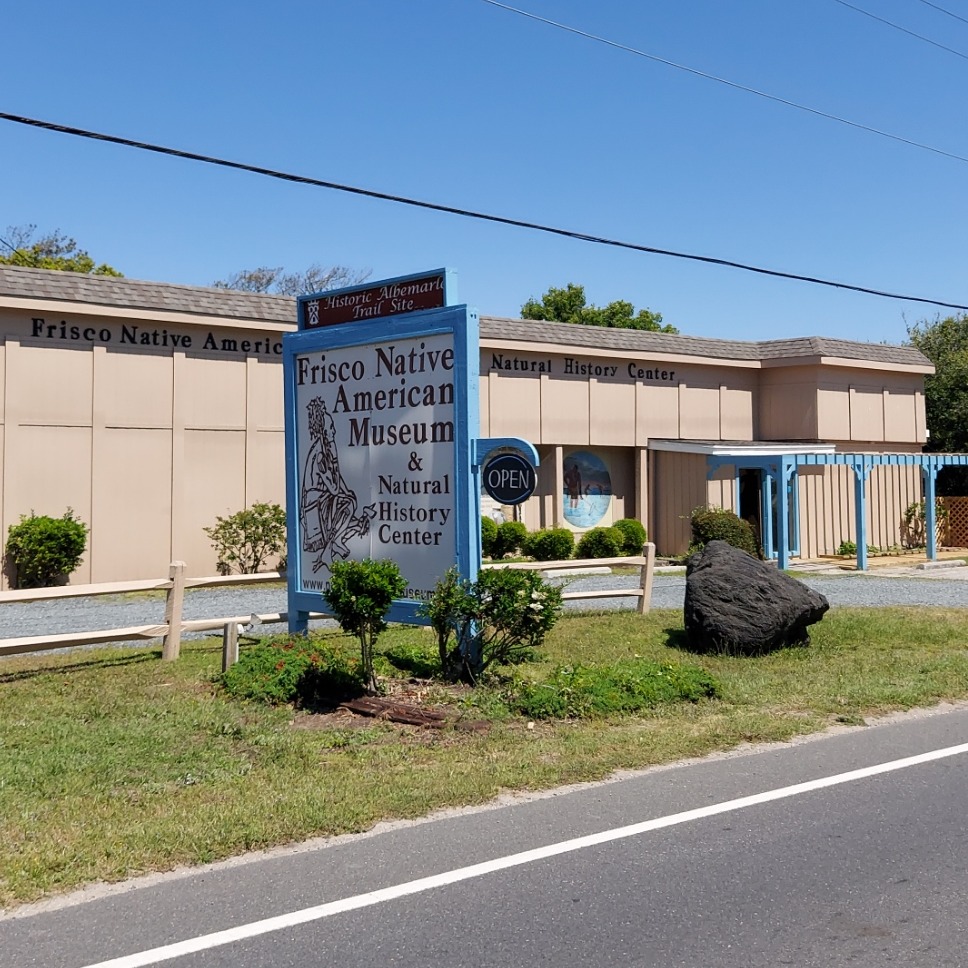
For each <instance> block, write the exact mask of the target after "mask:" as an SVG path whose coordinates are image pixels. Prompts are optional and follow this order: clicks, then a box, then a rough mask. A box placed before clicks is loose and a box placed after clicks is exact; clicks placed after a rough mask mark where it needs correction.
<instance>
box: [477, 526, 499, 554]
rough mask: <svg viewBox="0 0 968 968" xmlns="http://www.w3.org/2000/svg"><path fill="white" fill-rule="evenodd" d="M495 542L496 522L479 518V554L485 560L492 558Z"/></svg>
mask: <svg viewBox="0 0 968 968" xmlns="http://www.w3.org/2000/svg"><path fill="white" fill-rule="evenodd" d="M495 541H497V521H495V520H494V518H487V517H482V518H481V554H482V555H483V556H484V557H485V558H493V557H494V542H495Z"/></svg>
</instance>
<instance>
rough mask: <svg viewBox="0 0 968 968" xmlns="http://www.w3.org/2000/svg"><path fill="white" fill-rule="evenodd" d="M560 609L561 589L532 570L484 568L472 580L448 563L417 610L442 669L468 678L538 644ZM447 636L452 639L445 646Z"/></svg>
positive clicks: (526, 653) (518, 659)
mask: <svg viewBox="0 0 968 968" xmlns="http://www.w3.org/2000/svg"><path fill="white" fill-rule="evenodd" d="M560 612H561V589H560V588H557V587H556V586H554V585H549V584H548V583H547V582H545V581H543V580H542V579H541V576H540V575H539V574H538V573H537V572H536V571H530V570H526V569H523V570H517V569H514V570H512V569H509V568H490V569H488V570H487V571H482V572H481V573H480V574H479V575H478V576H477V581H476V582H468V581H464V580H462V579H461V578H460V577H459V576H458V575H457V573H456V571H455V570H454V569H451V571H449V572H448V573H447V575H445V576H444V577H443V578H442V579H441V580H440V581H439V582H437V585H436V587H435V588H434V592H433V594H432V595H431V597H430V598H429V599H428V600H427V601H426V602H424V603H423V605H422V606H421V614H423V615H426V616H428V617H429V618H430V619H431V622H432V625H433V628H434V630H435V632H436V633H437V636H438V648H439V652H440V656H441V663H442V666H443V671H444V672H445V674H447V675H451V676H456V675H462V676H463V677H464V678H466V679H467V680H469V681H470V682H476V680H477V678H478V677H479V676H480V675H481V674H482V673H484V672H485V671H486V670H487V669H488V668H489V667H490V666H492V665H507V664H510V663H514V662H521V661H522V660H523V659H525V658H526V657H528V656H529V655H530V654H531V652H532V651H533V650H534V649H535V648H537V647H538V646H540V645H541V643H542V642H543V641H544V638H545V635H547V633H548V632H549V631H551V629H552V628H553V627H554V625H555V623H556V622H557V621H558V616H559V614H560ZM451 636H453V638H454V639H455V640H456V645H455V647H454V649H453V650H452V651H448V644H449V641H450V638H451Z"/></svg>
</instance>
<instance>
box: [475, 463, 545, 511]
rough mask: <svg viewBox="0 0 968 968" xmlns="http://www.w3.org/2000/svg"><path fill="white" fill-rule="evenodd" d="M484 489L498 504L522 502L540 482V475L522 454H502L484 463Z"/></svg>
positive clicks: (532, 492)
mask: <svg viewBox="0 0 968 968" xmlns="http://www.w3.org/2000/svg"><path fill="white" fill-rule="evenodd" d="M483 476H484V490H485V491H486V492H487V494H488V496H489V497H491V498H493V499H494V500H495V501H497V503H498V504H522V503H523V502H524V501H527V499H528V498H529V497H531V495H532V494H534V489H535V487H536V486H537V484H538V475H537V474H536V473H535V470H534V468H533V467H532V466H531V464H530V462H529V461H527V460H525V458H523V457H522V456H521V455H520V454H500V455H499V456H497V457H492V458H491V459H490V460H489V461H488V462H487V463H486V464H485V465H484V475H483Z"/></svg>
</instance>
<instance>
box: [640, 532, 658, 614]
mask: <svg viewBox="0 0 968 968" xmlns="http://www.w3.org/2000/svg"><path fill="white" fill-rule="evenodd" d="M642 556H643V557H644V558H645V564H644V565H643V566H642V597H641V598H640V599H639V615H645V614H646V613H647V612H648V611H649V609H650V608H651V607H652V574H653V572H654V571H655V545H654V544H653V543H652V542H651V541H649V542H646V544H644V545H643V546H642Z"/></svg>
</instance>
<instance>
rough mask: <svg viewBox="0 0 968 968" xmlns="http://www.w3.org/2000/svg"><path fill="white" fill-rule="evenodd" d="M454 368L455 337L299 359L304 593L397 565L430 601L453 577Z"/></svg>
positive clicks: (415, 593) (413, 593) (413, 592)
mask: <svg viewBox="0 0 968 968" xmlns="http://www.w3.org/2000/svg"><path fill="white" fill-rule="evenodd" d="M454 359H455V355H454V338H453V334H451V333H443V334H434V335H427V336H420V337H416V338H406V339H394V340H386V341H384V342H376V343H368V344H365V345H356V346H349V347H337V348H330V349H326V350H322V351H314V352H307V353H305V354H297V355H296V357H295V359H294V369H293V382H294V390H295V393H294V400H295V420H296V437H297V447H296V454H297V455H298V466H297V467H296V473H297V475H298V491H299V522H300V529H299V530H300V547H299V556H300V566H301V568H300V572H301V576H302V581H301V586H302V590H304V591H322V590H324V589H325V587H326V584H327V582H328V578H329V568H330V565H331V564H332V563H333V561H336V560H339V559H345V558H351V559H357V560H359V559H362V558H373V559H384V558H389V559H392V560H394V561H396V563H397V565H398V566H399V568H400V571H401V573H402V574H403V575H404V577H405V578H406V579H407V582H408V588H407V591H406V593H405V597H406V598H408V599H411V600H422V599H424V598H425V597H427V596H428V595H429V594H430V592H431V591H432V590H433V588H434V585H435V584H436V582H437V580H438V579H439V578H440V576H441V575H443V574H444V572H446V571H447V569H448V568H449V567H451V565H453V563H454V560H455V554H456V517H457V515H456V513H455V507H456V505H455V497H456V492H457V484H456V481H455V445H454V437H455V420H456V416H455V403H454V395H455V391H454Z"/></svg>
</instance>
